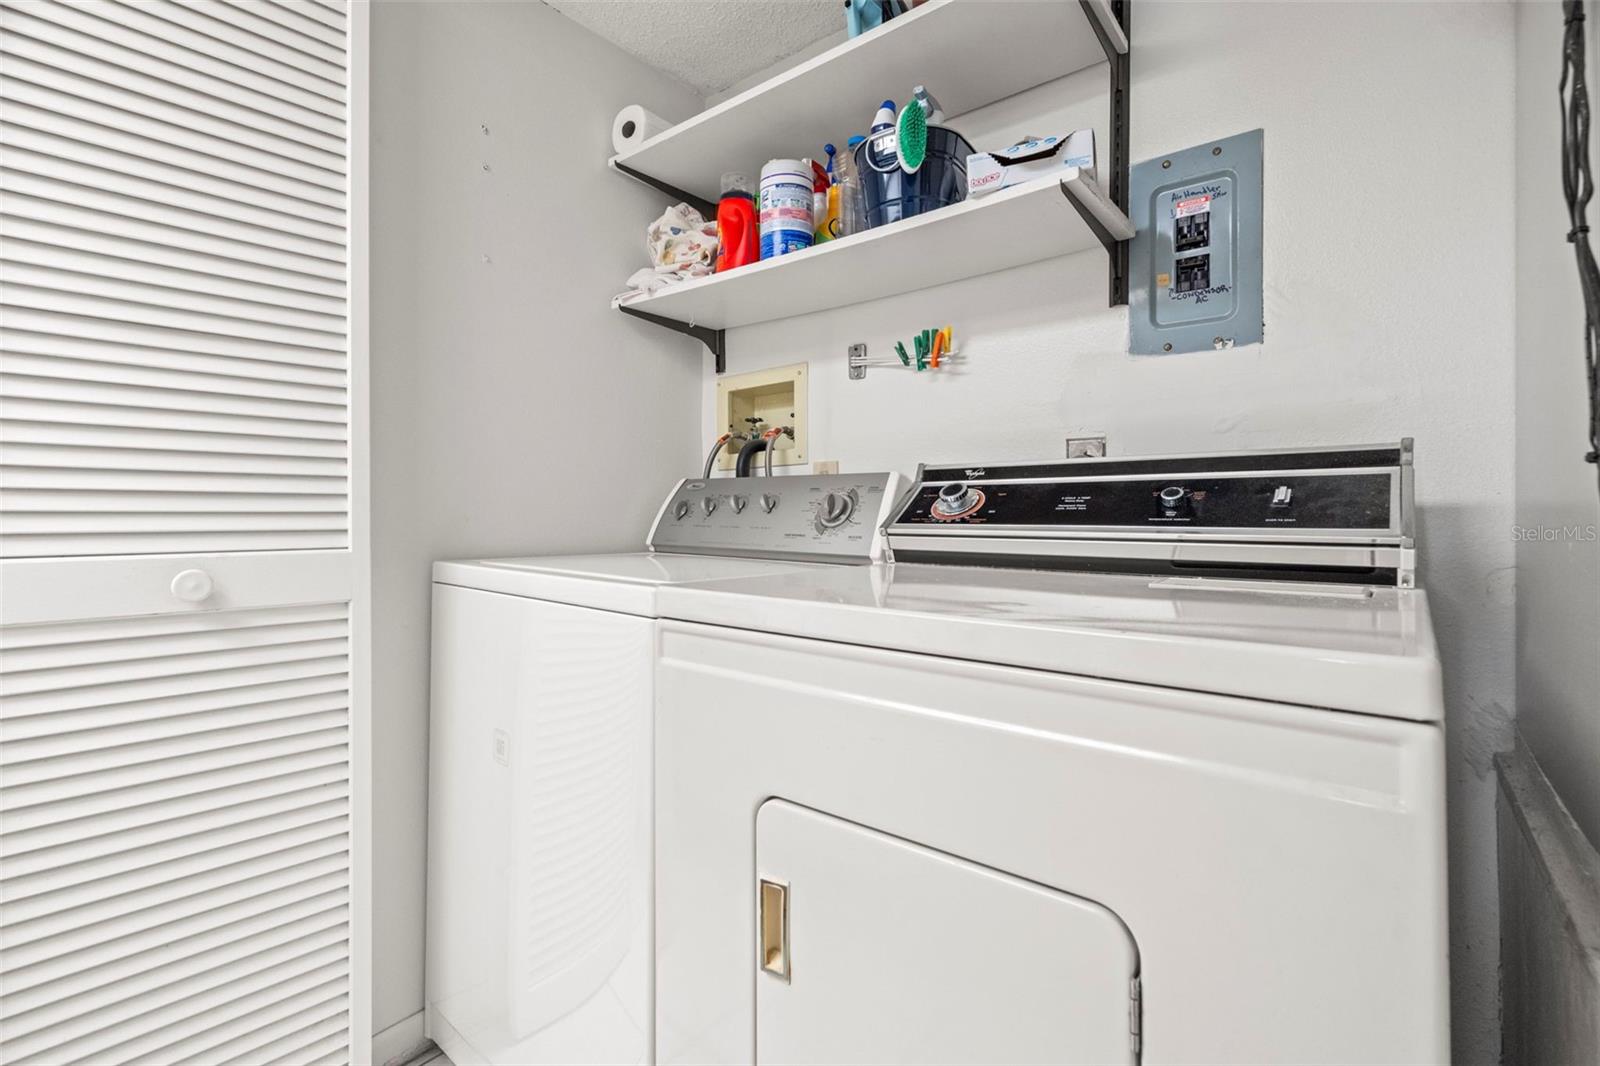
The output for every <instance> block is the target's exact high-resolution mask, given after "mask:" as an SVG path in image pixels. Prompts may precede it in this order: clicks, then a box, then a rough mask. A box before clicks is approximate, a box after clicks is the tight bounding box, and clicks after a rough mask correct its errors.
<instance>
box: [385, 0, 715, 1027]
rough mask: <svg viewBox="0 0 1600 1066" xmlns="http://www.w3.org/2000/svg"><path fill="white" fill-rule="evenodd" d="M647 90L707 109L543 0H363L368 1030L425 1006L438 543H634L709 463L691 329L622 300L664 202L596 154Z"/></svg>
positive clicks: (676, 104) (445, 551) (547, 546)
mask: <svg viewBox="0 0 1600 1066" xmlns="http://www.w3.org/2000/svg"><path fill="white" fill-rule="evenodd" d="M641 99H648V100H650V101H651V107H652V108H653V109H656V110H658V111H660V112H661V113H662V114H663V115H666V116H668V117H683V116H686V115H688V114H691V113H693V112H694V111H696V110H698V108H699V106H700V104H699V101H698V100H697V99H696V98H695V97H694V96H693V95H692V94H691V93H690V92H689V90H687V89H686V88H684V87H682V86H681V85H678V84H677V83H675V82H671V81H669V80H667V79H666V78H664V77H662V76H661V75H659V74H656V73H655V72H653V71H649V70H647V69H646V68H644V67H643V66H642V65H641V64H639V63H638V62H636V61H635V60H633V59H632V58H630V57H628V56H626V55H625V54H624V53H622V52H621V51H620V50H618V49H616V48H614V47H612V46H611V45H609V44H606V43H605V42H603V41H601V40H600V39H599V38H597V37H595V36H593V35H592V34H590V33H588V32H586V31H584V30H582V29H580V28H578V27H577V26H576V25H575V24H574V23H572V22H570V21H568V20H567V19H565V18H563V17H562V16H560V15H557V14H556V13H555V12H554V11H552V10H550V9H549V8H547V7H545V6H544V5H543V4H538V3H517V4H510V3H420V2H395V3H382V4H378V5H376V7H375V8H374V11H373V18H372V124H373V143H372V331H373V340H372V413H373V434H372V455H373V469H372V485H373V515H372V517H373V522H372V525H373V530H374V535H373V543H372V557H373V560H374V564H375V573H374V580H373V618H374V620H375V624H374V633H373V638H374V640H373V644H374V674H375V678H374V685H373V701H372V707H373V713H372V717H373V726H374V737H373V763H374V766H375V768H376V773H375V779H376V780H375V794H374V797H373V810H374V812H375V814H374V818H375V832H374V850H375V857H376V864H377V870H376V876H375V889H374V915H373V919H374V920H373V941H374V945H375V948H374V955H375V958H374V965H373V971H374V974H375V975H376V988H375V998H374V1004H373V1024H374V1027H375V1029H377V1030H382V1029H384V1028H386V1027H388V1026H391V1025H394V1024H395V1023H398V1022H402V1021H403V1020H404V1019H406V1018H408V1017H409V1016H411V1015H413V1014H414V1013H415V1012H417V1011H419V1010H421V1009H422V1002H423V1000H422V996H423V989H422V974H423V970H422V966H423V957H422V953H423V938H422V929H423V901H424V895H423V886H424V865H423V863H424V854H425V853H424V844H425V840H424V837H425V826H426V799H427V795H426V774H427V738H428V733H427V715H428V581H429V564H430V563H431V562H432V561H433V560H435V559H439V558H459V557H464V556H465V557H471V556H507V555H519V554H529V553H534V552H562V551H618V550H630V549H635V548H639V547H640V546H641V541H642V539H643V536H644V531H645V529H646V528H647V526H648V523H649V520H650V518H651V517H652V516H653V514H654V509H655V507H656V506H657V503H658V500H659V497H660V495H661V493H662V492H664V491H665V488H666V486H668V485H669V484H670V483H671V481H672V479H674V478H677V477H680V476H682V474H683V472H684V471H685V470H688V469H691V468H692V467H693V466H694V465H695V464H696V462H697V461H698V457H697V454H696V452H697V449H698V443H697V441H696V440H695V435H694V420H695V405H696V402H697V396H698V394H697V391H696V389H697V387H698V380H699V374H700V364H699V361H698V354H697V348H698V346H697V345H695V344H694V342H692V341H690V340H689V339H687V338H683V337H679V336H678V335H676V334H672V333H667V332H664V331H661V330H658V329H654V328H652V327H649V326H645V325H643V324H641V323H635V322H633V321H632V320H627V319H624V318H623V317H622V316H620V315H618V314H616V313H615V312H613V311H611V310H610V308H609V306H608V301H609V299H610V296H611V294H612V293H614V292H615V291H617V289H618V288H620V287H621V281H622V279H623V278H625V277H626V276H627V275H628V274H629V273H630V272H632V271H633V270H634V269H635V268H636V267H637V266H638V265H640V264H641V263H642V262H643V261H644V257H645V252H644V247H643V244H644V238H643V227H644V221H645V220H646V219H648V218H651V217H653V216H654V215H655V214H657V213H659V212H660V210H661V208H662V206H663V205H662V202H661V198H660V197H659V196H657V195H655V194H653V193H651V192H650V191H648V190H646V189H645V188H643V187H642V186H639V185H636V184H634V183H632V182H629V181H627V180H626V179H624V178H621V177H619V176H617V175H614V174H610V173H608V172H607V171H606V170H605V169H604V168H603V161H604V159H605V158H606V157H607V156H608V155H609V154H610V144H609V138H610V128H611V118H612V116H613V115H615V114H616V112H617V110H618V109H619V108H620V107H622V106H623V105H624V104H626V103H631V102H633V101H635V100H641ZM482 126H487V127H488V131H489V132H488V133H487V134H485V133H484V132H483V130H482V128H481V127H482ZM420 1032H421V1030H420V1027H419V1028H417V1029H416V1033H417V1034H418V1035H420Z"/></svg>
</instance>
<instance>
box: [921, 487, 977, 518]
mask: <svg viewBox="0 0 1600 1066" xmlns="http://www.w3.org/2000/svg"><path fill="white" fill-rule="evenodd" d="M982 506H983V493H981V492H979V491H978V490H977V489H975V488H973V487H972V486H970V485H967V484H965V483H963V482H960V481H956V482H952V483H951V484H949V485H946V486H945V487H944V488H942V489H940V490H939V498H938V499H937V500H934V501H933V508H932V511H933V517H935V518H965V517H966V516H967V515H969V514H971V513H972V512H973V511H976V510H977V509H978V508H980V507H982Z"/></svg>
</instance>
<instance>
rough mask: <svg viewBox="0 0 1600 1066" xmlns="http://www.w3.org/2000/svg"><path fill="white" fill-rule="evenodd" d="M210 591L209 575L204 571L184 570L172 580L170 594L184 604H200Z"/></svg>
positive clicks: (208, 595)
mask: <svg viewBox="0 0 1600 1066" xmlns="http://www.w3.org/2000/svg"><path fill="white" fill-rule="evenodd" d="M211 589H212V584H211V575H210V574H208V573H206V572H205V571H204V570H185V571H183V572H182V573H180V574H179V575H178V576H177V577H175V578H173V579H172V594H173V595H174V596H176V597H177V598H178V599H180V600H182V601H183V602H184V603H200V602H201V601H202V600H205V599H207V598H209V597H210V595H211Z"/></svg>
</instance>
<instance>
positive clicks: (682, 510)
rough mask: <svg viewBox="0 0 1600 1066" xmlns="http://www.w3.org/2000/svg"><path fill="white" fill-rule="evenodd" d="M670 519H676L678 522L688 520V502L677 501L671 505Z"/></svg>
mask: <svg viewBox="0 0 1600 1066" xmlns="http://www.w3.org/2000/svg"><path fill="white" fill-rule="evenodd" d="M672 517H673V518H676V519H677V520H678V521H680V522H682V521H683V520H684V519H685V518H688V517H689V501H688V500H679V501H678V502H677V503H675V504H673V506H672Z"/></svg>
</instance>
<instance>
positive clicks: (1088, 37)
mask: <svg viewBox="0 0 1600 1066" xmlns="http://www.w3.org/2000/svg"><path fill="white" fill-rule="evenodd" d="M839 17H840V21H841V23H842V22H843V19H844V11H843V6H842V5H841V7H840V15H839ZM1102 34H1103V35H1104V36H1105V38H1106V39H1107V40H1108V41H1109V42H1110V48H1111V49H1112V50H1115V51H1116V52H1117V53H1118V54H1126V53H1127V51H1128V38H1127V36H1126V35H1125V34H1124V33H1123V31H1122V27H1121V26H1120V25H1119V24H1118V23H1117V20H1116V18H1115V17H1114V15H1113V14H1112V11H1111V8H1110V5H1109V3H1107V2H1106V0H1098V2H1089V3H1081V4H1080V3H1078V2H1077V0H1034V2H1030V3H1021V4H1005V5H1003V6H1002V5H991V4H989V3H987V2H985V0H929V2H928V3H926V4H923V5H922V6H921V7H919V8H917V9H915V10H914V11H911V12H910V13H908V14H905V15H901V16H900V17H899V18H895V19H891V20H890V21H889V22H886V23H884V25H882V26H880V27H879V28H877V29H875V30H873V31H871V32H869V33H865V34H862V35H861V36H860V37H857V38H855V39H853V40H850V41H846V42H845V43H844V44H841V45H838V46H837V47H834V48H830V49H829V50H828V51H826V52H823V53H822V54H821V55H818V56H815V57H813V58H811V59H808V60H806V61H805V62H803V63H800V64H798V65H797V66H794V67H791V68H790V69H788V70H786V71H784V72H783V73H781V74H778V75H776V76H775V77H772V78H769V79H767V80H766V81H764V82H762V83H761V84H760V85H757V86H755V87H754V88H752V89H748V90H746V91H745V92H742V93H739V94H738V95H737V96H734V97H731V98H729V99H727V100H725V101H723V102H722V103H720V104H717V105H716V106H714V107H710V108H707V109H706V110H705V111H702V112H701V113H700V114H698V115H695V116H694V117H693V118H691V119H688V120H686V121H684V122H680V123H678V124H677V125H676V126H673V127H672V128H671V129H669V130H666V131H665V132H663V133H659V134H657V135H656V136H654V137H652V138H650V139H649V140H647V141H645V142H644V143H643V144H642V145H640V146H639V147H638V148H636V149H634V150H633V151H631V152H628V153H626V154H623V155H618V156H613V157H612V159H611V165H612V166H613V167H615V168H617V169H619V170H623V171H624V172H625V173H631V174H632V176H635V177H639V178H641V179H654V180H653V181H652V182H651V183H652V184H657V183H659V184H658V187H660V186H667V187H670V188H671V189H672V190H679V191H682V192H683V193H687V194H689V197H690V198H693V199H698V200H700V201H704V202H707V203H710V202H713V201H715V200H716V198H717V197H718V196H719V195H720V194H721V192H722V190H721V189H720V188H718V184H719V182H720V180H721V175H722V174H723V173H724V172H725V171H741V172H744V173H747V174H750V175H751V176H752V178H753V177H754V176H755V175H756V174H757V173H758V172H759V171H760V169H761V165H762V164H763V163H765V162H766V161H767V160H768V159H774V158H789V157H793V156H796V155H801V154H809V155H811V156H813V157H815V158H818V159H820V158H821V157H822V146H823V144H824V143H828V142H832V143H833V144H836V145H838V146H839V148H840V149H841V150H842V149H843V148H844V144H845V141H846V140H847V139H848V138H849V137H850V135H851V134H853V133H860V134H865V133H866V132H867V127H868V126H869V125H870V124H871V120H872V113H873V112H874V111H875V110H877V107H878V104H879V102H881V101H883V100H894V101H896V102H897V103H904V102H905V101H906V99H907V98H908V97H909V96H910V93H911V89H912V87H913V86H915V85H921V84H926V85H927V86H928V88H929V90H930V91H931V92H932V93H933V94H934V95H935V96H937V97H938V98H939V102H940V104H942V105H943V107H944V110H945V113H946V114H949V115H962V114H965V113H966V112H968V111H974V110H976V109H977V108H980V107H983V106H985V105H986V104H992V103H994V102H995V101H996V100H1001V99H1004V98H1005V97H1008V96H1012V95H1014V94H1016V93H1019V92H1022V91H1023V90H1024V89H1031V88H1033V87H1034V86H1035V85H1042V84H1044V83H1045V82H1047V81H1053V80H1055V79H1056V78H1060V77H1065V76H1066V75H1068V74H1071V73H1073V72H1074V71H1079V70H1084V69H1086V68H1088V67H1092V66H1094V65H1095V64H1097V63H1104V62H1105V61H1106V59H1107V52H1108V50H1107V48H1106V47H1105V46H1103V45H1102V44H1101V36H1102Z"/></svg>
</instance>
